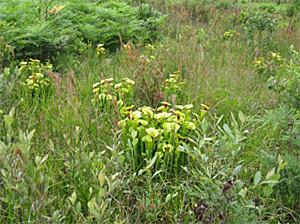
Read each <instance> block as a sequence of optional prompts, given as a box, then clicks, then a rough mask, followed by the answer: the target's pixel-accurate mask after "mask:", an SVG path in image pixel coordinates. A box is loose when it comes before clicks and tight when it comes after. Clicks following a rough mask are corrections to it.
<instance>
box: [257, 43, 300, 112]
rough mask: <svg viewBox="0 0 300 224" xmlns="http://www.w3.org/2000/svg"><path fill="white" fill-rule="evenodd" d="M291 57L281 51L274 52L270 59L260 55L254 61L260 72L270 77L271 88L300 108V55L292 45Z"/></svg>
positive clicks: (284, 99) (290, 103) (283, 99)
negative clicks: (288, 57)
mask: <svg viewBox="0 0 300 224" xmlns="http://www.w3.org/2000/svg"><path fill="white" fill-rule="evenodd" d="M290 55H291V56H290V59H286V58H283V57H282V56H281V55H280V52H277V53H272V57H271V58H270V59H269V60H266V59H264V58H263V57H260V58H259V59H256V61H255V62H254V67H255V68H256V69H257V71H258V72H260V73H262V74H264V75H266V76H267V77H268V84H269V87H270V88H271V89H273V90H274V91H276V92H277V93H279V94H280V95H281V100H282V101H283V102H285V103H287V104H289V105H291V106H293V107H295V108H298V109H299V108H300V55H299V52H298V51H296V50H295V49H294V47H293V46H291V47H290Z"/></svg>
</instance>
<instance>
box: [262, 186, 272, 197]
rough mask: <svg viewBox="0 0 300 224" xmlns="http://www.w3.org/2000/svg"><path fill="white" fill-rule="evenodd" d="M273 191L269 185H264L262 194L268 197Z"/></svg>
mask: <svg viewBox="0 0 300 224" xmlns="http://www.w3.org/2000/svg"><path fill="white" fill-rule="evenodd" d="M272 193H273V188H272V187H271V186H270V185H267V186H265V187H264V196H265V197H269V196H270V195H271V194H272Z"/></svg>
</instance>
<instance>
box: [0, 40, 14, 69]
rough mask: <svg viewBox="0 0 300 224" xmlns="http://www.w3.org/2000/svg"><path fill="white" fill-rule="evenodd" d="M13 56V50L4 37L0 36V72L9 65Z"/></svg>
mask: <svg viewBox="0 0 300 224" xmlns="http://www.w3.org/2000/svg"><path fill="white" fill-rule="evenodd" d="M13 58H14V51H13V50H12V48H11V46H10V45H8V44H7V43H6V42H5V41H4V37H3V36H2V37H0V72H1V71H2V69H3V68H4V67H6V66H8V65H9V63H10V61H11V60H12V59H13Z"/></svg>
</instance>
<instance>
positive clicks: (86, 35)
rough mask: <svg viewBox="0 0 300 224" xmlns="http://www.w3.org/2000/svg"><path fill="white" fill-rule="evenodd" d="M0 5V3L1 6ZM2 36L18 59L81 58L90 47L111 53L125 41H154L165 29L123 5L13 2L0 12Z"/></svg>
mask: <svg viewBox="0 0 300 224" xmlns="http://www.w3.org/2000/svg"><path fill="white" fill-rule="evenodd" d="M0 4H1V1H0ZM0 19H1V21H2V22H1V23H0V33H2V35H4V37H5V39H6V41H7V43H8V44H9V45H11V46H12V47H13V48H14V50H15V51H16V56H17V57H19V58H20V57H21V58H24V57H32V58H40V59H43V58H48V57H50V56H54V55H55V54H56V53H58V52H61V51H71V50H72V51H75V52H81V51H83V50H84V49H85V48H86V45H87V44H88V43H91V42H92V43H93V44H95V45H96V44H98V43H99V42H101V43H103V44H105V46H106V47H109V48H111V49H115V48H116V47H118V46H119V35H121V36H122V39H123V40H124V41H128V40H132V41H143V40H150V39H154V38H156V37H157V35H158V30H159V27H160V26H161V25H162V23H163V17H162V15H161V14H160V13H159V12H157V11H155V10H153V9H151V8H150V6H147V5H145V6H143V7H142V8H137V7H133V6H130V5H128V4H126V3H123V2H115V1H108V2H105V3H97V2H96V3H94V2H93V3H92V2H90V3H83V2H78V3H70V4H68V5H60V6H54V5H51V6H50V5H45V4H42V3H41V2H40V3H38V4H36V5H35V4H34V2H33V1H28V0H22V4H21V3H20V2H19V1H16V0H13V1H10V2H9V3H5V4H4V3H2V4H1V7H0Z"/></svg>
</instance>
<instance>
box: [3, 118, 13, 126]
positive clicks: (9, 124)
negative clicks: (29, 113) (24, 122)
mask: <svg viewBox="0 0 300 224" xmlns="http://www.w3.org/2000/svg"><path fill="white" fill-rule="evenodd" d="M13 121H14V119H13V117H12V116H11V115H5V116H4V122H5V124H6V125H7V126H8V127H10V126H11V125H12V123H13Z"/></svg>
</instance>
